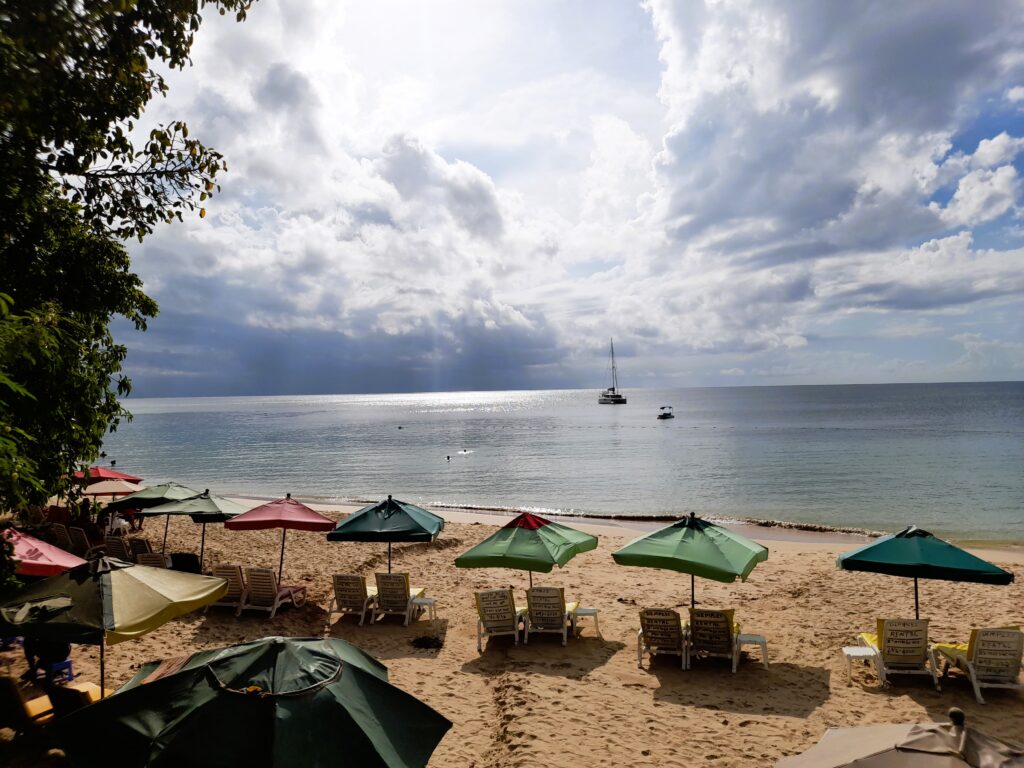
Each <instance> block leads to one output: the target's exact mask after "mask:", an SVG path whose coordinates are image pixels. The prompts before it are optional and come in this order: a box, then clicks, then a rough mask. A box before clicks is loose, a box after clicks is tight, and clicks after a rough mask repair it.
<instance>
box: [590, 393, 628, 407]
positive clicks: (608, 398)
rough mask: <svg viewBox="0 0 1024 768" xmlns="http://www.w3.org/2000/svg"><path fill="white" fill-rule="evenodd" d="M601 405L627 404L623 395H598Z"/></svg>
mask: <svg viewBox="0 0 1024 768" xmlns="http://www.w3.org/2000/svg"><path fill="white" fill-rule="evenodd" d="M597 402H598V404H599V405H625V404H626V398H625V397H624V396H623V395H598V398H597Z"/></svg>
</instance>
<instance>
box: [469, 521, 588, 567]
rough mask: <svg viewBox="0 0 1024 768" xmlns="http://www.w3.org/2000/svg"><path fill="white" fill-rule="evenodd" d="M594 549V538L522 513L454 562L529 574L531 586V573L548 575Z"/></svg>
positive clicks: (573, 529) (565, 526)
mask: <svg viewBox="0 0 1024 768" xmlns="http://www.w3.org/2000/svg"><path fill="white" fill-rule="evenodd" d="M596 547H597V537H596V536H591V535H590V534H589V533H583V532H582V531H577V530H576V529H575V528H570V527H569V526H567V525H561V524H559V523H553V522H551V521H550V520H547V519H545V518H543V517H540V516H539V515H534V514H531V513H529V512H524V513H523V514H521V515H519V516H518V517H517V518H515V519H514V520H512V521H511V522H510V523H508V524H507V525H505V526H503V527H502V528H499V529H498V532H497V533H495V534H494V535H493V536H490V537H488V538H486V539H484V540H483V541H481V542H480V543H479V544H477V545H476V546H475V547H473V548H472V549H471V550H469V551H468V552H465V553H463V554H461V555H459V556H458V557H457V558H455V565H456V566H457V567H459V568H516V569H519V570H523V571H529V572H530V584H531V585H532V584H533V572H534V571H537V572H539V573H550V572H551V569H552V568H554V567H555V566H556V565H557V566H558V567H559V568H561V567H562V566H563V565H565V564H566V563H567V562H569V560H571V559H572V558H573V557H575V556H576V555H578V554H580V553H581V552H589V551H590V550H592V549H595V548H596Z"/></svg>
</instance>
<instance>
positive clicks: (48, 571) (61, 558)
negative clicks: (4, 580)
mask: <svg viewBox="0 0 1024 768" xmlns="http://www.w3.org/2000/svg"><path fill="white" fill-rule="evenodd" d="M3 535H4V536H5V537H6V538H7V540H8V541H9V542H11V544H12V545H13V547H14V560H15V561H16V562H17V566H16V568H15V573H19V574H21V575H22V576H56V575H57V574H58V573H63V572H64V571H66V570H68V569H69V568H74V567H75V566H76V565H82V564H83V563H85V560H83V559H82V558H80V557H78V556H77V555H73V554H71V553H70V552H67V551H65V550H63V549H61V548H60V547H55V546H53V544H47V543H46V542H45V541H40V540H39V539H37V538H35V537H34V536H29V535H28V534H27V533H22V532H21V531H16V530H14V529H13V528H8V529H7V530H6V531H4V532H3Z"/></svg>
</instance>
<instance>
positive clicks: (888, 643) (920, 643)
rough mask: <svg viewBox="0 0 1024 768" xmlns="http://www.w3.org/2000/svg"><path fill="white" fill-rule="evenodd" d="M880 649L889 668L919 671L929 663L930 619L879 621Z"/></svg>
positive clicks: (883, 660) (883, 661) (884, 662)
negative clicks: (905, 668)
mask: <svg viewBox="0 0 1024 768" xmlns="http://www.w3.org/2000/svg"><path fill="white" fill-rule="evenodd" d="M877 624H878V626H877V630H878V644H879V645H878V647H879V650H880V651H881V652H882V663H883V664H885V666H887V667H893V668H900V667H907V668H911V669H919V668H921V667H924V665H925V663H926V662H927V661H928V619H879V620H878V622H877Z"/></svg>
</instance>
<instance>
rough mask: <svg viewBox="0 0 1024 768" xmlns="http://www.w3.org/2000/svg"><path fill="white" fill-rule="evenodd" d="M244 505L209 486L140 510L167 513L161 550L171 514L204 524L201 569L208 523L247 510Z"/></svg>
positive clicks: (228, 517) (154, 515) (155, 514)
mask: <svg viewBox="0 0 1024 768" xmlns="http://www.w3.org/2000/svg"><path fill="white" fill-rule="evenodd" d="M247 509H248V507H244V506H242V505H241V504H238V503H237V502H234V501H231V499H225V498H224V497H223V496H217V495H215V494H212V493H210V489H209V488H207V489H206V490H205V491H203V492H202V493H196V494H193V495H192V496H190V497H188V498H184V499H179V500H178V501H168V502H167V503H166V504H161V505H160V506H158V507H151V508H149V509H143V510H140V511H139V514H140V515H143V516H146V515H150V516H153V517H156V516H157V515H166V516H167V522H166V523H165V524H164V545H163V549H161V551H164V550H166V549H167V528H168V526H169V525H170V524H171V515H188V516H189V517H190V518H192V522H193V523H201V524H202V526H203V533H202V538H201V540H200V543H199V571H200V572H202V570H203V556H204V555H205V554H206V524H207V523H223V522H225V521H227V520H230V519H231V518H232V517H236V516H238V515H240V514H242V513H243V512H245V511H247Z"/></svg>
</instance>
